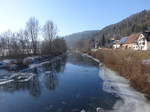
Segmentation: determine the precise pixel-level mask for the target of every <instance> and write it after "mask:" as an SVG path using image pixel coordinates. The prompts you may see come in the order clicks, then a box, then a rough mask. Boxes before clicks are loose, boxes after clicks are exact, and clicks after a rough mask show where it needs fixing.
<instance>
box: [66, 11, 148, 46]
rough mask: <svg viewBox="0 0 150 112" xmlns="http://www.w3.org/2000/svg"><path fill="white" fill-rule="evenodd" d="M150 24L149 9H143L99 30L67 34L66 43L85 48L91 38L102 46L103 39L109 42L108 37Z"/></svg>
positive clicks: (132, 31) (117, 36)
mask: <svg viewBox="0 0 150 112" xmlns="http://www.w3.org/2000/svg"><path fill="white" fill-rule="evenodd" d="M148 26H150V10H144V11H141V12H139V13H136V14H134V15H131V16H129V17H127V18H126V19H124V20H122V21H120V22H118V23H116V24H112V25H109V26H106V27H105V28H103V29H102V30H100V31H89V32H80V33H75V34H72V35H69V36H67V37H66V38H65V39H66V40H67V44H68V46H69V47H70V46H71V47H78V48H82V49H84V48H85V49H87V48H89V47H91V46H92V45H89V44H91V43H92V41H93V40H95V41H97V42H99V44H100V45H101V46H102V45H104V44H103V41H104V39H105V42H106V44H105V45H108V44H109V39H111V38H115V39H120V38H121V37H124V36H128V35H130V34H132V33H136V32H142V31H144V30H145V29H146V28H147V27H148Z"/></svg>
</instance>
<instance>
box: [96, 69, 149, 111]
mask: <svg viewBox="0 0 150 112" xmlns="http://www.w3.org/2000/svg"><path fill="white" fill-rule="evenodd" d="M99 75H100V77H101V78H102V79H103V80H104V83H103V90H104V91H106V92H108V93H112V94H115V95H117V96H119V97H120V98H121V99H122V101H118V102H117V103H116V104H115V105H114V110H113V111H110V112H142V111H143V112H150V102H149V101H148V100H147V99H146V98H145V97H144V94H141V93H139V92H137V91H136V90H134V89H133V88H132V87H130V85H129V82H128V80H126V79H125V78H123V77H121V76H119V75H117V74H116V73H115V72H113V71H112V70H110V69H108V68H106V67H101V68H100V72H99Z"/></svg>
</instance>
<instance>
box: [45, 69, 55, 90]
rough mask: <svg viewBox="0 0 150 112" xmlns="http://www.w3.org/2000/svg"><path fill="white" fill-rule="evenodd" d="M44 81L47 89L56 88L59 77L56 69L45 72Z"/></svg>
mask: <svg viewBox="0 0 150 112" xmlns="http://www.w3.org/2000/svg"><path fill="white" fill-rule="evenodd" d="M44 83H45V87H46V88H47V89H49V90H55V88H56V86H57V85H58V79H57V75H56V72H55V71H53V72H51V71H48V72H45V75H44Z"/></svg>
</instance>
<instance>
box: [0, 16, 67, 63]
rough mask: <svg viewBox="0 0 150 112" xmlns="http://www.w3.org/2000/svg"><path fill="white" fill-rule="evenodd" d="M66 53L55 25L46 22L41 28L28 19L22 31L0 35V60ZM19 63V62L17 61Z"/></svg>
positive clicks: (35, 20) (33, 20) (36, 22)
mask: <svg viewBox="0 0 150 112" xmlns="http://www.w3.org/2000/svg"><path fill="white" fill-rule="evenodd" d="M66 51H67V45H66V42H65V40H64V39H63V38H59V37H58V35H57V27H56V25H55V24H54V23H53V22H52V21H50V20H48V21H47V22H46V23H45V24H44V25H43V26H42V27H40V25H39V21H38V20H37V19H36V18H34V17H32V18H30V19H29V20H28V21H27V23H26V26H25V28H24V29H23V30H20V31H18V32H11V31H10V30H8V31H6V32H2V33H1V34H0V58H1V59H6V58H11V59H12V58H13V59H17V60H22V59H23V58H25V57H29V56H50V57H54V56H58V55H61V54H63V53H65V52H66ZM19 63H20V61H19Z"/></svg>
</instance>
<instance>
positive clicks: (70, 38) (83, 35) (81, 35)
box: [64, 30, 99, 48]
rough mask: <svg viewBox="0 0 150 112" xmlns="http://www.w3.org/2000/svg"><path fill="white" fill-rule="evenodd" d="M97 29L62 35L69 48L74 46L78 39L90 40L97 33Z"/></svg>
mask: <svg viewBox="0 0 150 112" xmlns="http://www.w3.org/2000/svg"><path fill="white" fill-rule="evenodd" d="M98 32H99V31H98V30H91V31H83V32H78V33H73V34H71V35H67V36H65V37H64V39H65V40H66V42H67V45H68V47H69V48H73V47H76V44H77V43H78V42H79V41H86V40H87V41H88V40H91V39H92V38H93V37H95V36H96V35H97V34H98Z"/></svg>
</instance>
